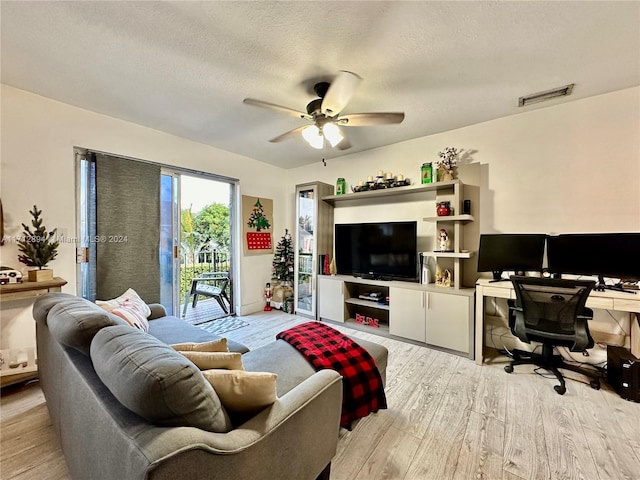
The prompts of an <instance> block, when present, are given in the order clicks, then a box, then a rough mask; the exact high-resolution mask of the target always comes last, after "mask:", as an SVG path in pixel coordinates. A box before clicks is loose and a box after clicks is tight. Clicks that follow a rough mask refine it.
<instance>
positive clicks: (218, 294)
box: [182, 272, 231, 317]
mask: <svg viewBox="0 0 640 480" xmlns="http://www.w3.org/2000/svg"><path fill="white" fill-rule="evenodd" d="M200 275H201V276H200V277H197V278H192V279H191V287H190V288H189V291H188V292H187V296H186V298H185V300H184V307H183V309H182V316H183V317H184V316H185V315H186V314H187V305H188V304H189V299H190V298H191V297H193V301H192V305H191V306H192V308H196V305H197V304H198V296H203V297H213V298H215V299H216V301H217V302H218V304H220V307H221V308H222V310H223V311H224V313H229V307H230V306H231V301H230V300H229V297H228V296H227V291H226V290H227V285H228V284H229V275H228V274H227V272H211V273H202V274H200ZM225 301H226V303H225ZM227 305H228V306H227Z"/></svg>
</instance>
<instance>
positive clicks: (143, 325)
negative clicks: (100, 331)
mask: <svg viewBox="0 0 640 480" xmlns="http://www.w3.org/2000/svg"><path fill="white" fill-rule="evenodd" d="M111 314H113V315H116V316H118V317H120V318H121V319H123V320H124V321H125V322H127V323H128V324H129V325H131V326H132V327H135V328H139V329H140V330H143V331H145V332H148V331H149V321H148V320H147V318H146V317H145V316H144V311H143V310H142V309H141V308H140V307H139V306H138V305H125V306H122V307H118V308H114V309H113V310H111Z"/></svg>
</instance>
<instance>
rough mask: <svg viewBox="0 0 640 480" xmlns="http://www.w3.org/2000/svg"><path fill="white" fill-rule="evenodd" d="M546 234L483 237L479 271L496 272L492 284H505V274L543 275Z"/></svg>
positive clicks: (479, 254)
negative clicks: (503, 275)
mask: <svg viewBox="0 0 640 480" xmlns="http://www.w3.org/2000/svg"><path fill="white" fill-rule="evenodd" d="M546 238H547V235H545V234H544V233H505V234H489V235H486V234H485V235H480V248H479V251H478V271H479V272H493V280H495V281H500V280H502V272H504V271H514V272H541V271H542V261H543V258H544V245H545V240H546Z"/></svg>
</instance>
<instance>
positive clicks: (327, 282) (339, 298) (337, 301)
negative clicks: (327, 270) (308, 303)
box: [318, 275, 346, 322]
mask: <svg viewBox="0 0 640 480" xmlns="http://www.w3.org/2000/svg"><path fill="white" fill-rule="evenodd" d="M345 310H346V309H345V305H344V282H343V281H342V280H335V279H332V278H330V277H326V276H322V275H318V319H320V320H322V319H326V320H333V321H334V322H344V320H345Z"/></svg>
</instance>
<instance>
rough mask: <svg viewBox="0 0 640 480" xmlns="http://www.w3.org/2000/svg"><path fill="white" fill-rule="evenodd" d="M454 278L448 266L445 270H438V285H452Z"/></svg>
mask: <svg viewBox="0 0 640 480" xmlns="http://www.w3.org/2000/svg"><path fill="white" fill-rule="evenodd" d="M452 280H453V278H452V275H451V271H450V270H449V269H448V268H446V269H445V270H444V272H443V271H442V270H440V269H438V271H437V272H436V285H437V286H438V287H451V282H452Z"/></svg>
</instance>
